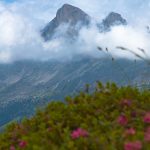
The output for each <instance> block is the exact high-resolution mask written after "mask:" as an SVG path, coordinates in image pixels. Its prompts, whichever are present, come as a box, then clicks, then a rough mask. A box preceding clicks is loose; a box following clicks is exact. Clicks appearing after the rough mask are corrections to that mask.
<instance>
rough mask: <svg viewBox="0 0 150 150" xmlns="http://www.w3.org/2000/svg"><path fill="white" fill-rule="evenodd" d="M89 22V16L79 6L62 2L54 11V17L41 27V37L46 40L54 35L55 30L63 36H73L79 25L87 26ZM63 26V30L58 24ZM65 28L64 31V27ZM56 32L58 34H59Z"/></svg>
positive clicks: (76, 32)
mask: <svg viewBox="0 0 150 150" xmlns="http://www.w3.org/2000/svg"><path fill="white" fill-rule="evenodd" d="M89 23H90V16H89V15H88V14H86V13H85V12H84V11H82V10H81V9H80V8H77V7H74V6H72V5H69V4H64V5H63V6H62V7H61V8H60V9H59V10H58V11H57V13H56V17H55V18H54V19H53V20H52V21H51V22H50V23H49V24H48V25H47V26H46V27H45V28H44V29H43V31H42V37H43V38H44V39H45V40H46V41H47V40H50V39H51V38H52V37H55V35H56V30H59V33H61V34H62V32H63V33H64V34H63V36H75V35H77V34H78V31H79V29H80V28H81V27H83V26H87V25H89ZM61 25H62V26H63V31H61V28H60V29H58V28H59V27H60V26H61ZM65 25H66V26H67V27H66V30H65V31H64V29H65V27H64V26H65ZM59 33H58V34H59Z"/></svg>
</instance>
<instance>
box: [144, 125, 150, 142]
mask: <svg viewBox="0 0 150 150" xmlns="http://www.w3.org/2000/svg"><path fill="white" fill-rule="evenodd" d="M144 140H145V141H146V142H150V127H149V128H147V130H146V132H145V135H144Z"/></svg>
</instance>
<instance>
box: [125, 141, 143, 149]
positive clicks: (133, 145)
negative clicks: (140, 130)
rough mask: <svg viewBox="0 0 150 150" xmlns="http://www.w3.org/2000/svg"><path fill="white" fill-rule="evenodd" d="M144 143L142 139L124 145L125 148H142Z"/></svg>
mask: <svg viewBox="0 0 150 150" xmlns="http://www.w3.org/2000/svg"><path fill="white" fill-rule="evenodd" d="M141 149H142V143H141V142H140V141H135V142H128V143H126V144H125V145H124V150H141Z"/></svg>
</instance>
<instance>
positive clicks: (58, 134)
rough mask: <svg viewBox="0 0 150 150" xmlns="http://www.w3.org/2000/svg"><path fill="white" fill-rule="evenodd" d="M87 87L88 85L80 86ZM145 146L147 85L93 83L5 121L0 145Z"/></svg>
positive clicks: (32, 149)
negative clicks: (25, 116)
mask: <svg viewBox="0 0 150 150" xmlns="http://www.w3.org/2000/svg"><path fill="white" fill-rule="evenodd" d="M86 88H88V87H86ZM20 149H26V150H141V149H144V150H149V149H150V91H139V90H138V89H136V88H132V87H121V88H118V87H117V86H116V85H115V84H109V83H108V84H106V85H105V86H104V85H102V84H101V83H100V82H98V83H97V86H96V88H95V91H94V92H93V93H89V91H88V90H87V89H86V92H85V93H84V92H80V93H79V94H78V95H77V96H75V97H74V98H71V97H69V96H68V97H67V98H66V101H65V102H51V103H50V104H48V106H47V107H46V108H45V109H44V110H39V111H37V113H36V115H35V116H34V117H32V118H31V119H24V120H23V121H22V122H21V123H13V124H11V125H9V126H8V127H7V129H6V131H4V133H2V134H1V135H0V150H20Z"/></svg>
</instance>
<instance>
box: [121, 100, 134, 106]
mask: <svg viewBox="0 0 150 150" xmlns="http://www.w3.org/2000/svg"><path fill="white" fill-rule="evenodd" d="M121 105H122V106H126V107H130V106H131V105H132V101H131V100H128V99H124V100H122V102H121Z"/></svg>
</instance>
